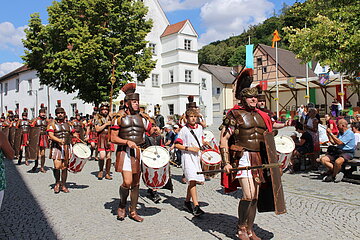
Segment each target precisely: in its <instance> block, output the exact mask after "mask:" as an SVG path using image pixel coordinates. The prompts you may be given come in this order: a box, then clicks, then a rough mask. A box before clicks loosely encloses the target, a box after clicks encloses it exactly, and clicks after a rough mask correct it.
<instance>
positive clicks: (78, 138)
mask: <svg viewBox="0 0 360 240" xmlns="http://www.w3.org/2000/svg"><path fill="white" fill-rule="evenodd" d="M75 137H76V138H77V139H78V140H80V142H82V143H83V144H87V143H86V142H84V141H83V140H81V138H79V137H78V136H75Z"/></svg>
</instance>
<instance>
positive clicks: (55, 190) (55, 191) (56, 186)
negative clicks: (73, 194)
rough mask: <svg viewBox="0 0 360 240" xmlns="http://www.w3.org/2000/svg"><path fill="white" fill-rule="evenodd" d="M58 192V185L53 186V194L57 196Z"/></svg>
mask: <svg viewBox="0 0 360 240" xmlns="http://www.w3.org/2000/svg"><path fill="white" fill-rule="evenodd" d="M59 192H60V184H55V186H54V193H55V194H58V193H59Z"/></svg>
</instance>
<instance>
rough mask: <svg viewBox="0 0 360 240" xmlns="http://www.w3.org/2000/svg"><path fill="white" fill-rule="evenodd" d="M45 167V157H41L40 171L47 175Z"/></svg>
mask: <svg viewBox="0 0 360 240" xmlns="http://www.w3.org/2000/svg"><path fill="white" fill-rule="evenodd" d="M44 167H45V155H44V156H41V160H40V171H41V172H42V173H46V170H45V168H44Z"/></svg>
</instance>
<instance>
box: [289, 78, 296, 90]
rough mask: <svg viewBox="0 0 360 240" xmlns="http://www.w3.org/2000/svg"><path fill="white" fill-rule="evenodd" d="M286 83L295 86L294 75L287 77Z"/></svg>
mask: <svg viewBox="0 0 360 240" xmlns="http://www.w3.org/2000/svg"><path fill="white" fill-rule="evenodd" d="M287 85H288V86H289V88H296V78H295V77H291V78H288V79H287Z"/></svg>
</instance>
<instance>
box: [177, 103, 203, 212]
mask: <svg viewBox="0 0 360 240" xmlns="http://www.w3.org/2000/svg"><path fill="white" fill-rule="evenodd" d="M185 115H186V125H185V126H184V127H183V128H182V129H181V130H180V132H179V135H178V138H177V139H176V140H175V147H176V148H177V149H179V150H181V151H182V156H181V164H182V168H183V171H184V175H185V179H186V181H187V183H188V188H187V193H186V199H185V203H184V208H185V210H187V211H189V212H190V213H192V214H193V215H194V216H200V215H202V214H204V211H203V210H201V209H200V207H199V202H198V197H197V191H196V184H197V183H198V182H199V183H203V182H204V181H205V178H204V175H203V174H197V172H201V163H200V149H201V147H202V146H203V145H206V143H205V142H204V141H203V138H204V134H203V128H202V126H201V125H200V124H197V123H196V120H197V118H198V116H199V113H198V110H197V109H193V108H189V109H188V110H186V113H185ZM191 199H192V201H193V204H194V207H193V206H192V204H191V202H190V200H191Z"/></svg>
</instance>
